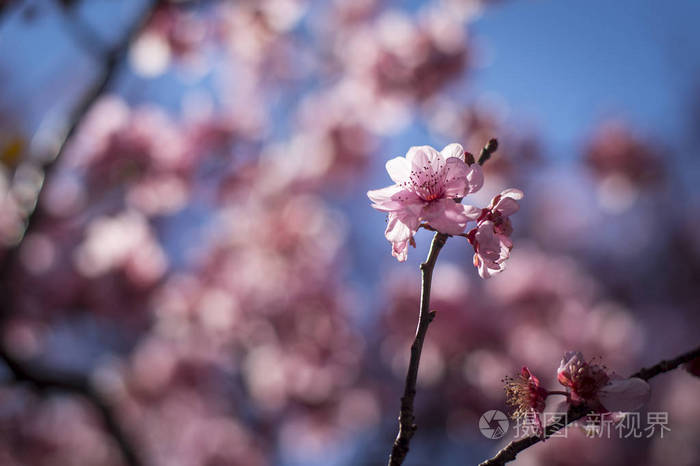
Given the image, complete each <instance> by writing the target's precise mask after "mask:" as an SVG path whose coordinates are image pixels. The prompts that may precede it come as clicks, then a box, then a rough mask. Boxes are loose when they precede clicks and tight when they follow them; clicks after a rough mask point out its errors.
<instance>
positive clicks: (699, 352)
mask: <svg viewBox="0 0 700 466" xmlns="http://www.w3.org/2000/svg"><path fill="white" fill-rule="evenodd" d="M698 357H700V347H698V348H695V349H694V350H692V351H689V352H687V353H684V354H681V355H680V356H678V357H677V358H674V359H671V360H669V361H661V362H660V363H658V364H656V365H654V366H652V367H649V368H647V369H642V370H640V371H638V372H635V373H634V374H632V375H631V376H630V377H638V378H640V379H644V380H649V379H651V378H652V377H655V376H657V375H659V374H663V373H664V372H669V371H672V370H673V369H675V368H677V367H678V366H680V365H681V364H684V363H687V362H690V361H692V360H693V359H695V358H698ZM589 412H591V410H590V409H589V408H588V407H587V406H585V405H580V406H572V407H570V408H569V411H568V412H567V415H566V416H559V417H558V418H557V419H555V420H554V422H553V423H551V424H550V425H548V426H547V428H546V429H545V435H544V437H545V439H547V438H549V437H551V436H552V435H553V434H555V433H557V432H558V431H559V430H561V429H563V428H564V427H566V426H567V425H569V424H571V423H573V422H575V421H577V420H579V419H581V418H582V417H584V416H586V415H587V414H588V413H589ZM541 440H542V439H541V438H540V437H539V436H538V435H531V436H529V437H525V438H523V439H520V440H513V441H511V442H510V443H509V444H508V445H506V446H505V447H504V448H503V449H502V450H500V451H499V452H498V453H497V454H496V456H494V457H493V458H491V459H489V460H486V461H484V462H483V463H480V464H479V466H503V465H504V464H506V463H508V462H510V461H514V460H515V458H516V456H517V455H518V453H520V452H522V451H523V450H526V449H528V448H530V447H531V446H533V445H534V444H536V443H538V442H539V441H541Z"/></svg>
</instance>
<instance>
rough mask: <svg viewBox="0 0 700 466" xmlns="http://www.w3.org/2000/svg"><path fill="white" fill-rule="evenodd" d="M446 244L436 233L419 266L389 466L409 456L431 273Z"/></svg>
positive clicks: (429, 314) (430, 316)
mask: <svg viewBox="0 0 700 466" xmlns="http://www.w3.org/2000/svg"><path fill="white" fill-rule="evenodd" d="M446 241H447V235H445V234H443V233H435V236H433V242H432V244H431V245H430V252H428V258H427V259H426V261H425V262H423V263H422V264H421V265H420V270H421V275H422V285H421V300H420V314H419V318H418V328H417V329H416V336H415V338H414V340H413V344H412V345H411V361H410V363H409V365H408V373H407V374H406V384H405V386H404V391H403V396H402V397H401V411H400V413H399V433H398V435H397V436H396V440H395V441H394V446H393V447H392V449H391V455H390V456H389V465H390V466H397V465H400V464H402V463H403V460H404V458H406V455H407V454H408V450H409V445H410V443H411V438H412V437H413V434H414V433H415V432H416V428H417V426H416V425H415V424H414V421H415V415H414V414H413V400H414V399H415V397H416V380H417V379H418V365H419V364H420V356H421V352H422V350H423V342H424V341H425V335H426V333H427V331H428V326H429V325H430V322H431V321H432V320H433V318H434V317H435V311H432V312H429V311H428V306H429V305H430V287H431V284H432V280H433V269H434V268H435V263H436V262H437V258H438V254H440V250H441V249H442V247H443V246H444V245H445V242H446Z"/></svg>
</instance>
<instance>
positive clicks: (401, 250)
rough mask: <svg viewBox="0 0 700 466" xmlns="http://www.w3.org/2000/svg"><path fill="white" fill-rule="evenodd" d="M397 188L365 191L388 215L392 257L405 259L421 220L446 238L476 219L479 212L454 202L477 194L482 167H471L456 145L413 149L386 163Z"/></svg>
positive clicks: (460, 147) (389, 187)
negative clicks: (440, 148) (438, 148)
mask: <svg viewBox="0 0 700 466" xmlns="http://www.w3.org/2000/svg"><path fill="white" fill-rule="evenodd" d="M386 170H387V172H389V176H390V177H391V179H392V180H393V181H394V183H396V184H394V185H392V186H388V187H386V188H382V189H376V190H373V191H369V192H367V196H368V197H369V198H370V200H371V201H372V202H373V204H372V207H374V208H375V209H377V210H379V211H382V212H388V214H389V216H388V225H387V228H386V232H385V234H386V238H387V239H388V240H389V241H390V242H391V244H392V255H393V256H394V257H396V258H397V259H398V260H399V261H400V262H403V261H405V260H406V248H407V246H408V244H409V243H413V235H414V234H415V233H416V231H417V230H418V227H419V225H420V222H421V221H423V220H424V221H426V222H428V223H429V224H430V226H431V227H433V228H435V229H437V230H438V231H440V232H442V233H447V234H450V235H457V234H460V233H462V232H463V231H464V229H465V228H466V226H467V222H468V221H469V220H476V218H477V217H478V215H479V209H477V208H476V207H473V206H470V205H463V204H461V203H459V202H453V201H454V200H455V199H459V198H462V197H464V196H466V195H467V194H471V193H474V192H476V191H478V190H479V189H480V188H481V186H482V185H483V183H484V177H483V175H482V173H481V167H479V165H477V164H472V165H471V166H470V165H467V164H466V163H465V161H464V149H463V148H462V146H461V145H459V144H456V143H453V144H450V145H448V146H446V147H445V148H444V149H442V151H441V152H438V151H437V150H435V149H433V148H432V147H430V146H418V147H411V148H410V149H409V150H408V153H407V154H406V157H405V158H403V157H396V158H394V159H391V160H389V161H388V162H387V163H386Z"/></svg>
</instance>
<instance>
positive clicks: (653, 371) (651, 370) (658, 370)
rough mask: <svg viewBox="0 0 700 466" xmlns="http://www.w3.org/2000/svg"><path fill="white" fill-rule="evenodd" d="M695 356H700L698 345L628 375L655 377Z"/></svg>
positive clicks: (646, 378) (647, 378) (642, 377)
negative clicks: (667, 359) (675, 356)
mask: <svg viewBox="0 0 700 466" xmlns="http://www.w3.org/2000/svg"><path fill="white" fill-rule="evenodd" d="M696 358H700V346H698V347H697V348H695V349H694V350H692V351H688V352H687V353H685V354H681V355H680V356H678V357H677V358H674V359H671V360H669V361H661V362H660V363H658V364H655V365H653V366H651V367H648V368H646V369H642V370H640V371H637V372H635V373H634V374H632V375H631V376H630V377H639V378H640V379H644V380H649V379H651V378H652V377H656V376H657V375H659V374H663V373H664V372H669V371H672V370H673V369H675V368H676V367H678V366H680V365H681V364H685V363H687V362H690V361H692V360H693V359H696Z"/></svg>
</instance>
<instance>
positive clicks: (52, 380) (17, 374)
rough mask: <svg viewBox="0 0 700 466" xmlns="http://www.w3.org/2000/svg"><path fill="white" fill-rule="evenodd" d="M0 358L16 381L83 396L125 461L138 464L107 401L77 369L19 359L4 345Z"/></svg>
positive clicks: (41, 388)
mask: <svg viewBox="0 0 700 466" xmlns="http://www.w3.org/2000/svg"><path fill="white" fill-rule="evenodd" d="M0 359H1V360H2V361H3V362H4V363H5V365H6V366H7V368H8V369H9V370H10V372H11V373H12V375H13V377H14V378H15V380H16V381H17V382H25V383H27V384H29V385H31V386H32V388H34V389H35V390H37V391H40V392H44V391H63V392H68V393H72V394H76V395H80V396H83V397H85V398H86V399H87V400H88V401H90V402H91V403H92V404H93V405H94V406H95V407H96V408H97V410H98V411H99V413H100V416H101V417H102V421H103V422H104V427H105V429H106V431H107V432H108V433H109V435H110V436H112V438H114V440H115V441H116V442H117V445H118V447H119V450H120V451H121V453H122V456H123V457H124V461H125V462H126V464H128V465H130V466H139V465H141V464H142V463H141V461H140V460H139V458H138V456H137V454H136V451H135V449H134V447H133V445H132V444H131V441H130V440H129V438H128V436H127V435H126V433H125V432H124V431H123V430H122V428H121V426H120V424H119V422H118V421H117V419H116V416H115V414H114V412H113V411H112V408H111V406H110V405H109V403H108V402H107V401H106V400H105V399H104V398H103V397H102V395H101V394H100V393H98V392H97V391H96V390H95V389H94V388H93V386H92V384H91V383H90V380H89V379H88V378H87V377H86V376H84V375H82V374H77V373H65V372H58V371H55V370H51V369H49V368H45V367H40V366H38V365H35V364H31V363H27V362H24V361H19V360H17V359H15V358H14V357H13V356H11V355H10V354H9V353H8V351H7V350H6V348H5V347H4V345H0Z"/></svg>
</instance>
